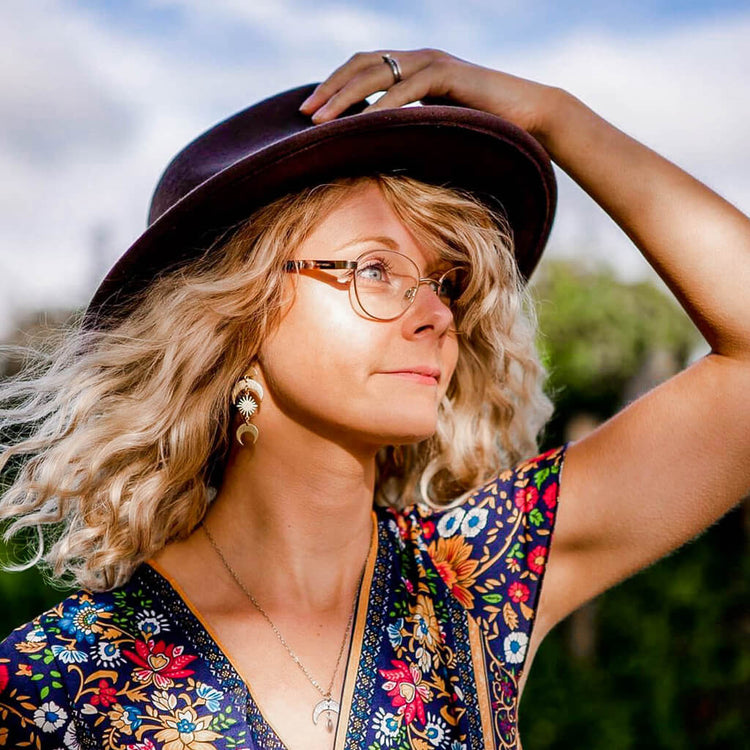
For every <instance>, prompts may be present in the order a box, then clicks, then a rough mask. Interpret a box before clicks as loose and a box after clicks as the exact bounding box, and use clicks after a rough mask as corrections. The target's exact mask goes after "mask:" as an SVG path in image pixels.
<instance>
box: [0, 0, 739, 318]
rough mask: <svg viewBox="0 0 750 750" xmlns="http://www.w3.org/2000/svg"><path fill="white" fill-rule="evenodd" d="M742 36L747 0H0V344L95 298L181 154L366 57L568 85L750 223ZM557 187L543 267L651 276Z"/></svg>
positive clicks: (566, 185)
mask: <svg viewBox="0 0 750 750" xmlns="http://www.w3.org/2000/svg"><path fill="white" fill-rule="evenodd" d="M748 39H750V0H745V1H744V2H736V1H734V2H729V1H728V0H712V2H710V3H708V2H706V1H705V0H703V2H697V0H693V1H691V2H680V1H678V0H657V1H656V2H653V1H652V2H643V1H641V0H635V1H631V2H627V3H625V2H620V3H614V2H608V1H607V0H599V1H598V2H593V1H591V2H590V1H589V0H579V1H578V2H575V3H572V2H571V3H565V2H559V1H558V2H551V1H549V2H548V1H546V0H459V1H458V2H456V1H455V0H454V1H452V2H449V1H448V0H410V2H395V0H379V1H378V2H375V0H367V1H363V2H341V1H338V2H330V1H329V0H315V1H314V2H311V1H310V0H118V1H115V0H109V1H108V0H24V1H23V2H21V1H20V0H18V1H17V2H5V3H0V115H1V116H0V170H2V174H3V179H2V181H0V332H3V331H7V329H8V328H9V326H10V320H11V319H12V316H13V315H14V314H15V313H16V312H17V311H19V310H26V309H34V308H38V307H48V308H54V307H62V306H68V305H84V304H86V302H87V301H88V299H89V298H90V297H91V295H92V294H93V291H94V289H95V288H96V285H97V283H98V282H99V280H100V279H101V278H102V277H103V276H104V274H105V273H106V271H107V269H108V268H109V267H110V266H111V265H112V263H113V262H114V261H115V260H116V258H117V257H118V256H119V255H120V254H121V253H122V252H124V251H125V249H126V248H127V247H128V246H129V245H130V244H131V243H132V242H133V241H134V240H135V238H136V237H137V236H138V235H139V234H140V233H141V231H143V228H144V226H145V217H146V213H147V210H148V204H149V201H150V197H151V193H152V191H153V188H154V186H155V185H156V182H157V180H158V178H159V176H160V174H161V172H162V170H163V169H164V167H165V166H166V165H167V163H168V162H169V160H170V159H171V158H172V156H173V155H174V154H175V153H176V152H177V151H179V150H180V149H181V148H182V147H183V146H184V145H185V144H186V143H187V142H189V141H190V140H192V139H193V138H194V137H195V136H196V135H198V134H199V133H200V132H202V131H203V130H205V129H206V128H208V127H210V126H211V125H212V124H214V123H215V122H217V121H219V120H221V119H224V118H225V117H227V116H229V115H230V114H232V113H233V112H235V111H237V110H239V109H242V108H244V107H246V106H248V105H249V104H251V103H253V102H255V101H258V100H260V99H262V98H264V97H266V96H268V95H271V94H273V93H275V92H278V91H282V90H284V89H287V88H292V87H294V86H298V85H301V84H303V83H308V82H314V81H319V80H322V79H323V78H325V77H326V76H327V75H328V74H329V73H330V72H331V71H332V70H333V69H334V68H336V67H337V66H338V65H340V64H342V63H343V62H344V61H345V60H346V59H348V58H349V57H350V56H351V55H352V54H354V53H355V52H357V51H360V50H375V49H380V50H404V49H415V48H419V47H436V48H439V49H443V50H446V51H447V52H450V53H451V54H454V55H457V56H458V57H461V58H464V59H466V60H470V61H471V62H476V63H478V64H481V65H485V66H488V67H492V68H496V69H499V70H505V71H507V72H510V73H513V74H516V75H521V76H523V77H526V78H531V79H534V80H538V81H542V82H544V83H549V84H551V85H555V86H561V87H563V88H565V89H567V90H568V91H570V92H572V93H573V94H575V95H576V96H578V97H579V98H581V99H582V100H583V101H584V102H586V103H587V104H588V105H589V106H591V107H592V108H593V109H594V110H595V111H597V112H598V113H599V114H601V115H602V116H604V117H605V118H606V119H608V120H609V121H611V122H612V123H614V124H615V125H617V127H619V128H621V129H623V130H625V131H626V132H628V133H629V134H631V135H633V136H635V137H636V138H638V139H639V140H641V141H643V142H644V143H646V144H647V145H649V146H650V147H652V148H654V149H655V150H657V151H659V152H660V153H662V154H663V155H665V156H667V157H668V158H669V159H671V160H672V161H674V162H676V163H677V164H679V165H680V166H682V167H683V168H685V169H687V170H688V171H689V172H691V173H692V174H694V175H695V176H696V177H698V178H699V179H701V180H702V181H704V182H705V183H707V184H708V185H709V186H710V187H712V188H713V189H714V190H716V191H717V192H718V193H720V194H721V195H723V196H724V197H725V198H727V199H728V200H730V201H731V202H732V203H734V204H735V205H736V206H738V207H739V208H740V209H741V210H743V211H745V212H746V213H748V212H750V145H748V142H747V137H746V133H747V131H748V123H750V77H748V76H747V71H748V70H750V45H748V44H747V40H748ZM394 54H396V53H394ZM558 177H559V180H560V198H559V203H558V213H557V218H556V221H555V226H554V228H553V232H552V236H551V238H550V243H549V249H548V254H549V256H550V257H563V256H565V257H569V256H575V257H580V258H582V259H586V262H589V261H591V262H595V263H602V264H608V265H610V266H611V267H612V268H614V269H615V271H616V272H617V273H618V274H619V275H620V276H621V277H622V278H624V279H627V280H630V279H639V278H643V277H647V276H649V274H650V273H651V272H650V269H649V268H648V266H647V264H646V263H645V261H644V260H643V259H642V258H641V256H640V255H639V253H638V251H637V250H636V249H635V248H634V247H633V246H632V245H631V244H630V242H629V241H628V240H627V238H625V237H624V236H623V235H622V233H621V232H620V231H619V230H618V228H617V227H616V226H615V225H614V224H613V222H612V221H611V220H610V219H609V218H608V217H607V216H606V214H604V213H603V212H602V211H601V210H600V209H599V208H598V207H597V206H596V205H595V204H594V203H593V202H592V201H591V199H589V198H588V197H587V196H586V195H585V194H584V193H583V192H582V191H581V190H580V189H579V188H578V187H577V186H576V185H575V184H574V183H572V181H571V180H570V179H569V178H567V177H566V176H565V175H564V174H563V173H561V172H560V171H558ZM582 262H583V261H582Z"/></svg>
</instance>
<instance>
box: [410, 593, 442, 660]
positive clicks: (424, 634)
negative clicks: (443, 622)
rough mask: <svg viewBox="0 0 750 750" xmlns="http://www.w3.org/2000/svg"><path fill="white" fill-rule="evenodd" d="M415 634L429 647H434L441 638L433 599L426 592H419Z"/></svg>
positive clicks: (415, 616) (415, 610)
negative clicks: (425, 594)
mask: <svg viewBox="0 0 750 750" xmlns="http://www.w3.org/2000/svg"><path fill="white" fill-rule="evenodd" d="M414 623H415V624H416V627H415V629H414V636H415V637H416V639H417V640H418V641H419V642H420V643H424V644H425V645H426V646H427V647H428V648H431V649H434V648H435V644H437V643H438V642H439V641H440V640H441V635H440V623H439V622H438V619H437V615H436V614H435V607H434V606H433V604H432V599H430V598H429V597H427V596H424V594H419V596H418V597H417V604H416V606H415V607H414Z"/></svg>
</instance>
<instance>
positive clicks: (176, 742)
mask: <svg viewBox="0 0 750 750" xmlns="http://www.w3.org/2000/svg"><path fill="white" fill-rule="evenodd" d="M210 720H211V717H210V716H204V717H202V718H200V719H199V718H198V714H197V713H196V712H195V709H194V708H193V707H192V706H186V707H185V708H182V709H178V710H177V711H175V712H174V713H173V714H172V715H171V716H167V717H165V718H164V719H162V722H163V723H164V725H165V728H164V729H160V730H159V731H158V732H157V733H156V739H157V740H159V742H163V743H164V746H163V750H215V745H214V744H213V742H212V740H217V739H220V738H221V735H220V734H217V733H216V732H214V731H212V730H210V729H207V728H206V727H207V726H208V724H209V722H210Z"/></svg>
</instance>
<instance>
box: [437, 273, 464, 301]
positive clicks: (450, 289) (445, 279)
mask: <svg viewBox="0 0 750 750" xmlns="http://www.w3.org/2000/svg"><path fill="white" fill-rule="evenodd" d="M468 285H469V273H468V270H467V269H466V268H462V267H460V266H456V267H455V268H451V269H450V270H448V271H446V272H445V273H444V274H443V275H442V276H441V277H440V285H439V287H438V297H440V301H441V302H442V303H443V304H444V305H447V306H448V307H450V308H451V310H454V311H455V308H456V307H457V303H458V301H459V300H460V299H461V297H462V295H463V293H464V292H465V291H466V288H467V286H468Z"/></svg>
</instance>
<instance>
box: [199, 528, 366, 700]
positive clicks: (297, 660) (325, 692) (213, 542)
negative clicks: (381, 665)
mask: <svg viewBox="0 0 750 750" xmlns="http://www.w3.org/2000/svg"><path fill="white" fill-rule="evenodd" d="M201 526H202V527H203V531H205V532H206V536H207V537H208V541H209V542H210V543H211V546H212V547H213V548H214V550H216V554H217V555H218V556H219V558H220V559H221V561H222V563H223V564H224V567H225V568H226V569H227V571H228V572H229V574H230V575H231V576H232V578H233V579H234V581H235V583H236V584H237V585H238V586H239V587H240V588H241V589H242V590H243V591H244V592H245V596H247V598H248V599H249V600H250V601H251V602H252V604H253V606H254V607H255V608H256V609H257V610H258V612H260V614H261V615H263V617H264V618H265V619H266V621H267V622H268V624H269V625H270V626H271V628H272V629H273V632H274V633H275V634H276V637H277V638H278V639H279V642H280V643H281V645H282V646H283V647H284V648H285V649H286V650H287V652H288V653H289V656H291V657H292V660H293V661H294V663H295V664H296V665H297V666H298V667H299V668H300V670H301V671H302V673H303V674H304V675H305V677H307V679H308V680H309V682H310V684H311V685H312V686H313V687H314V688H315V689H316V690H317V691H318V692H319V693H320V694H321V696H323V698H330V697H331V690H332V689H333V683H334V680H335V679H336V674H337V672H338V671H339V665H340V664H341V657H342V656H343V654H344V648H345V646H346V642H347V641H348V640H349V633H350V632H351V629H352V623H353V622H354V610H355V606H356V603H357V598H358V596H359V591H360V589H361V587H362V580H363V578H364V575H365V571H364V568H363V569H362V575H360V577H359V584H358V585H357V593H356V594H355V596H354V603H353V604H352V611H351V613H350V615H349V621H348V622H347V623H346V631H345V632H344V639H343V640H342V641H341V647H340V648H339V654H338V657H337V658H336V666H335V667H334V670H333V675H332V676H331V681H330V682H329V683H328V688H327V689H326V690H323V688H322V687H321V685H320V683H319V682H318V681H317V680H316V679H315V678H314V677H313V676H312V675H311V674H310V672H308V670H307V668H306V667H305V665H304V664H303V663H302V662H301V661H300V658H299V656H297V654H295V653H294V651H292V649H291V648H290V646H289V644H288V643H287V642H286V639H285V638H284V636H283V635H282V634H281V631H280V630H279V629H278V628H277V627H276V625H275V624H274V622H273V620H272V619H271V618H270V617H269V616H268V613H267V612H266V611H265V610H264V609H263V607H261V606H260V604H259V602H258V600H257V599H256V598H255V597H254V596H253V595H252V593H251V592H250V590H249V589H248V588H247V586H245V584H244V583H243V582H242V579H241V578H240V577H239V575H238V574H237V572H236V571H235V570H234V568H233V567H232V566H231V565H230V564H229V562H228V560H227V559H226V557H224V553H223V552H222V551H221V549H220V548H219V545H218V544H217V543H216V540H215V539H214V538H213V536H212V535H211V532H210V531H209V530H208V526H206V524H205V523H204V522H201Z"/></svg>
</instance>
